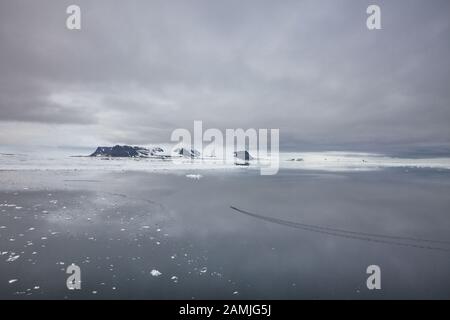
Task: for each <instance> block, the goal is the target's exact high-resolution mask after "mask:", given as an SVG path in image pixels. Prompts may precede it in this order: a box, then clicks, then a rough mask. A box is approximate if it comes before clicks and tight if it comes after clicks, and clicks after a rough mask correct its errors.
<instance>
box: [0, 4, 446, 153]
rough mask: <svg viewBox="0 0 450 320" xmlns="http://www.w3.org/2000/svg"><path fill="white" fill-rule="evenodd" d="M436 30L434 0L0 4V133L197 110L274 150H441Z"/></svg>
mask: <svg viewBox="0 0 450 320" xmlns="http://www.w3.org/2000/svg"><path fill="white" fill-rule="evenodd" d="M71 4H76V5H79V6H80V8H81V30H68V29H67V28H66V19H67V17H68V14H66V8H67V7H68V6H69V5H71ZM370 4H377V5H379V6H380V8H381V25H382V29H381V30H368V29H367V27H366V19H367V17H368V15H367V13H366V9H367V7H368V6H369V5H370ZM449 34H450V2H449V1H447V0H432V1H425V0H422V1H418V0H390V1H379V0H371V1H364V0H361V1H354V0H320V1H317V0H314V1H302V0H294V1H290V0H277V1H276V0H247V1H242V0H227V1H219V0H170V1H167V0H163V1H148V0H131V1H118V0H96V1H84V0H70V1H65V0H64V1H47V0H39V1H23V0H2V1H0V48H1V49H0V145H3V146H5V145H6V146H80V147H91V146H92V147H95V146H97V145H114V144H133V145H148V144H155V143H159V142H168V141H169V140H170V135H171V133H172V131H173V130H175V129H177V128H186V129H189V130H191V129H192V128H193V122H194V120H202V121H203V126H204V128H205V129H206V128H218V129H220V130H225V129H227V128H229V129H234V128H244V129H248V128H255V129H263V128H268V129H271V128H276V129H280V144H281V148H282V149H283V148H285V149H299V150H301V149H302V148H326V149H328V150H331V149H339V148H348V149H354V150H358V149H360V150H370V149H374V150H375V149H376V150H383V149H386V150H392V149H397V148H399V149H404V150H409V149H411V150H412V149H420V148H425V149H426V148H449V150H450V126H449V123H450V86H449V84H450V62H449V57H450V41H449Z"/></svg>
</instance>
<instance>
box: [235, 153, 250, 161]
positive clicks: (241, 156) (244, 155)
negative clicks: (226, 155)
mask: <svg viewBox="0 0 450 320" xmlns="http://www.w3.org/2000/svg"><path fill="white" fill-rule="evenodd" d="M234 157H235V158H236V159H239V160H245V161H248V160H253V159H255V158H253V157H252V156H251V155H250V153H249V152H248V151H237V152H235V153H234Z"/></svg>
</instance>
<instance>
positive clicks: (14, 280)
mask: <svg viewBox="0 0 450 320" xmlns="http://www.w3.org/2000/svg"><path fill="white" fill-rule="evenodd" d="M17 281H19V279H11V280H9V281H8V283H14V282H17Z"/></svg>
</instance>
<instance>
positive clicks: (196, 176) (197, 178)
mask: <svg viewBox="0 0 450 320" xmlns="http://www.w3.org/2000/svg"><path fill="white" fill-rule="evenodd" d="M186 178H189V179H193V180H200V179H201V178H203V176H202V175H201V174H187V175H186Z"/></svg>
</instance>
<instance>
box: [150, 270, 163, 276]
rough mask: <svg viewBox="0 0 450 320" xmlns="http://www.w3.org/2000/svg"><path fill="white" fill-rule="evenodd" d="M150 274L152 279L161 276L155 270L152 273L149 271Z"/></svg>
mask: <svg viewBox="0 0 450 320" xmlns="http://www.w3.org/2000/svg"><path fill="white" fill-rule="evenodd" d="M150 274H151V275H152V276H153V277H159V276H160V275H162V273H161V272H159V271H158V270H156V269H153V270H152V271H150Z"/></svg>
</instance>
